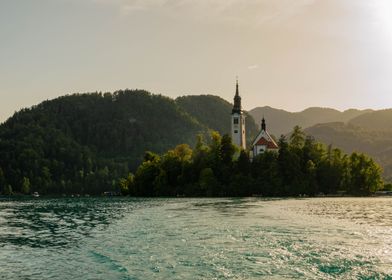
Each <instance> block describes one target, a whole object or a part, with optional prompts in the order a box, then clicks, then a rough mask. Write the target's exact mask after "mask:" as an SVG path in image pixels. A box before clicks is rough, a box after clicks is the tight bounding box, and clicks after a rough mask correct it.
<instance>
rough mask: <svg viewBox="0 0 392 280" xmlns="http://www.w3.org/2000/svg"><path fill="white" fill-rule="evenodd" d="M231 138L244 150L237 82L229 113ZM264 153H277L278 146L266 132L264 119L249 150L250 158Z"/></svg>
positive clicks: (243, 122)
mask: <svg viewBox="0 0 392 280" xmlns="http://www.w3.org/2000/svg"><path fill="white" fill-rule="evenodd" d="M231 138H232V139H233V143H234V144H235V145H237V146H239V147H240V148H241V149H243V150H246V132H245V114H244V112H243V111H242V107H241V96H240V93H239V88H238V80H237V82H236V90H235V96H234V106H233V110H232V111H231ZM266 151H272V152H277V151H279V146H278V145H277V144H276V142H275V140H274V139H273V138H272V137H271V135H270V134H269V133H268V131H267V126H266V123H265V119H264V117H263V119H262V120H261V130H260V132H259V133H258V134H257V136H256V138H255V139H254V140H253V142H252V146H251V147H250V149H249V155H250V158H253V157H256V156H257V155H259V154H262V153H264V152H266Z"/></svg>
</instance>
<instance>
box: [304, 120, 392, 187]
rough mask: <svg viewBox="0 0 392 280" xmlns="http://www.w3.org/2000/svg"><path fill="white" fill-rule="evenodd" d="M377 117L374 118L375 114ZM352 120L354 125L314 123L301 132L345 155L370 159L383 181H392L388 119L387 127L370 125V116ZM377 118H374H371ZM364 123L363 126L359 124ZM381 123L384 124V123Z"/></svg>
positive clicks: (390, 134) (371, 123) (391, 124)
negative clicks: (378, 166)
mask: <svg viewBox="0 0 392 280" xmlns="http://www.w3.org/2000/svg"><path fill="white" fill-rule="evenodd" d="M376 116H377V115H376ZM368 117H369V118H360V119H358V120H355V122H354V121H353V123H355V124H358V125H354V124H353V123H351V122H349V123H348V124H345V123H342V122H335V123H325V124H318V125H315V126H312V127H309V128H307V129H306V130H305V132H306V133H307V134H309V135H312V136H314V137H315V138H316V139H317V140H318V141H320V142H323V143H325V144H327V145H330V144H331V145H333V146H334V147H338V148H340V149H342V150H344V151H345V152H346V153H352V152H362V153H366V154H368V155H369V156H371V157H372V158H373V159H374V160H375V161H377V162H378V163H379V164H380V165H381V166H382V167H383V169H384V178H385V179H386V180H387V181H389V182H391V181H392V129H391V128H392V127H391V126H392V116H391V118H389V121H390V122H389V123H390V125H389V127H388V126H383V127H381V125H378V122H377V121H375V122H372V121H371V120H372V119H373V117H374V115H373V114H370V115H369V116H368ZM374 119H376V120H377V119H378V118H374ZM362 123H363V124H364V125H363V127H361V126H359V124H362ZM384 124H385V123H384Z"/></svg>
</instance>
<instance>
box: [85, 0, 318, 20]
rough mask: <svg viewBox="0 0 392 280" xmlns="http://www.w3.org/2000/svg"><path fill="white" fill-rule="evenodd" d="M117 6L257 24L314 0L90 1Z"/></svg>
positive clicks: (291, 12) (294, 11)
mask: <svg viewBox="0 0 392 280" xmlns="http://www.w3.org/2000/svg"><path fill="white" fill-rule="evenodd" d="M90 1H92V2H94V3H99V4H107V5H112V6H117V7H118V9H119V11H120V13H121V14H123V15H124V14H125V15H129V14H132V13H137V12H140V11H148V10H161V11H165V12H166V14H168V15H170V14H171V15H172V16H176V17H178V16H184V17H187V18H194V19H195V18H198V19H200V18H203V19H208V20H211V21H229V22H234V23H238V24H252V25H260V24H264V23H268V22H270V23H274V22H279V21H282V20H285V19H287V18H290V17H291V16H293V15H295V14H298V13H301V12H302V11H303V10H304V9H306V8H307V7H308V6H309V5H311V4H313V3H314V1H315V0H296V1H292V0H274V1H270V0H214V1H211V0H197V1H195V0H90Z"/></svg>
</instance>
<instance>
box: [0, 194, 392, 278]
mask: <svg viewBox="0 0 392 280" xmlns="http://www.w3.org/2000/svg"><path fill="white" fill-rule="evenodd" d="M260 278H263V279H282V278H283V279H295V278H296V279H392V199H388V198H314V199H282V200H279V199H275V200H267V199H262V198H249V199H187V198H178V199H132V198H62V199H31V200H11V201H7V200H1V201H0V279H61V280H65V279H73V280H74V279H143V280H144V279H260Z"/></svg>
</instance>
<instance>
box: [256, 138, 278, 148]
mask: <svg viewBox="0 0 392 280" xmlns="http://www.w3.org/2000/svg"><path fill="white" fill-rule="evenodd" d="M255 145H264V146H266V147H267V149H279V147H278V145H277V144H276V143H275V141H274V140H273V139H272V138H271V139H270V140H267V139H265V138H264V137H261V138H260V139H259V141H257V143H256V144H255ZM255 145H253V146H255Z"/></svg>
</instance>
